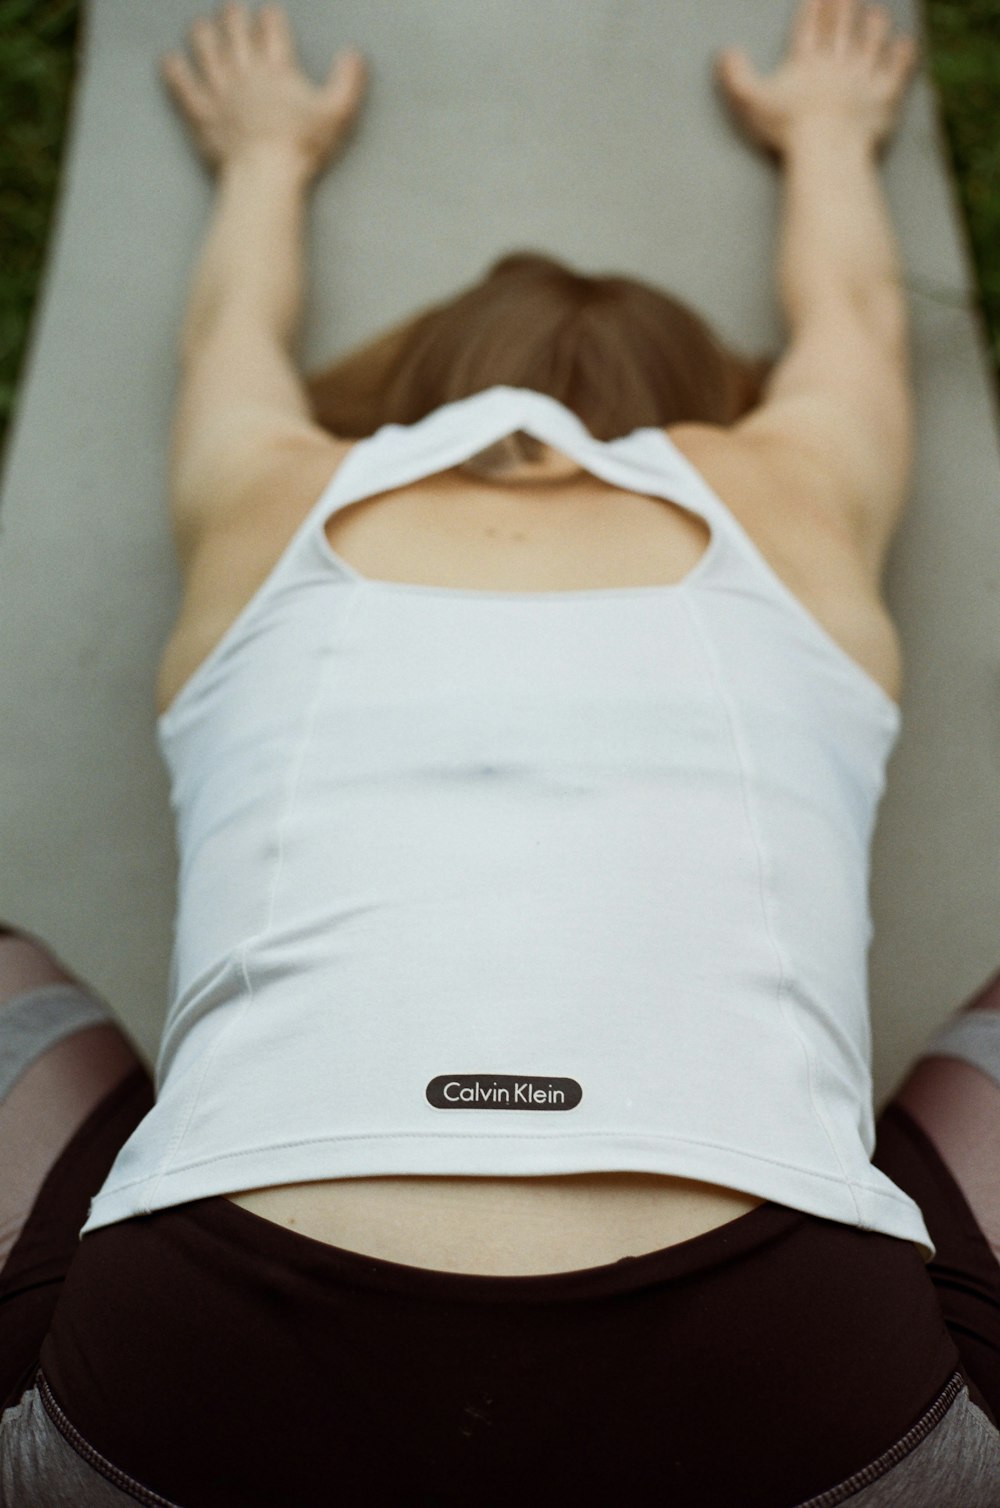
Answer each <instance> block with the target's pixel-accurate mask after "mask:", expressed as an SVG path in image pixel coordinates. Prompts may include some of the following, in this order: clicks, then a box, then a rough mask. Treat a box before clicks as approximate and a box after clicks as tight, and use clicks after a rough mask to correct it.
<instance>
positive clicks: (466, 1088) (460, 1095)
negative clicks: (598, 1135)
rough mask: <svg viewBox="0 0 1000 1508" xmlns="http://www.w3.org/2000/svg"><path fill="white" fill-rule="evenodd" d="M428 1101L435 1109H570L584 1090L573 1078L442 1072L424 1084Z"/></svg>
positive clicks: (574, 1105)
mask: <svg viewBox="0 0 1000 1508" xmlns="http://www.w3.org/2000/svg"><path fill="white" fill-rule="evenodd" d="M427 1099H428V1101H429V1103H430V1104H432V1105H433V1106H434V1107H435V1109H437V1110H573V1109H575V1107H576V1106H577V1105H579V1103H580V1101H581V1100H582V1099H583V1090H582V1089H581V1088H580V1085H579V1084H578V1083H577V1081H576V1079H549V1078H518V1077H517V1076H516V1075H515V1074H503V1073H441V1074H438V1076H437V1078H436V1079H431V1081H430V1083H429V1084H428V1085H427Z"/></svg>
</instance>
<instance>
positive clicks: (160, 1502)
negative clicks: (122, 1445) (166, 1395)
mask: <svg viewBox="0 0 1000 1508" xmlns="http://www.w3.org/2000/svg"><path fill="white" fill-rule="evenodd" d="M35 1385H36V1386H37V1388H38V1396H39V1398H40V1399H41V1401H42V1407H43V1408H44V1410H45V1413H46V1414H47V1415H48V1417H49V1419H50V1420H51V1421H52V1423H53V1424H54V1425H55V1427H56V1429H57V1430H58V1431H59V1433H60V1435H61V1436H62V1437H63V1439H64V1440H65V1441H66V1444H67V1445H68V1446H69V1447H70V1448H71V1449H72V1450H74V1451H75V1452H76V1454H77V1455H78V1456H80V1457H81V1458H82V1460H84V1461H85V1462H86V1463H87V1465H88V1466H90V1467H92V1468H93V1470H94V1471H96V1472H99V1473H100V1475H101V1476H102V1477H104V1478H105V1479H106V1480H107V1481H109V1482H110V1483H111V1484H112V1485H113V1486H114V1487H117V1488H118V1489H119V1491H121V1492H124V1493H127V1494H128V1496H129V1497H130V1498H134V1499H135V1501H136V1502H137V1503H145V1504H147V1505H148V1508H179V1505H178V1504H177V1503H175V1502H174V1501H173V1500H172V1499H171V1498H164V1497H161V1496H160V1494H159V1493H158V1492H154V1491H153V1489H152V1488H151V1487H144V1486H143V1485H142V1483H141V1482H137V1481H136V1480H135V1478H134V1477H130V1476H128V1475H127V1473H126V1472H124V1471H122V1470H121V1469H120V1468H119V1467H117V1466H115V1465H114V1464H113V1463H112V1462H111V1461H109V1460H108V1459H107V1458H106V1457H105V1456H102V1455H101V1453H100V1451H99V1450H95V1449H94V1447H93V1446H92V1445H91V1444H90V1443H89V1441H87V1440H85V1439H84V1437H83V1436H82V1435H81V1434H80V1431H79V1430H78V1429H77V1428H76V1426H75V1425H74V1424H72V1423H71V1422H70V1421H69V1419H67V1417H66V1415H65V1414H64V1413H63V1411H62V1408H61V1407H60V1405H59V1404H58V1403H57V1402H56V1399H55V1397H54V1395H53V1393H52V1389H51V1388H50V1387H49V1383H48V1379H47V1378H46V1377H45V1376H44V1374H43V1373H42V1372H41V1371H40V1370H39V1372H38V1373H37V1374H36V1377H35Z"/></svg>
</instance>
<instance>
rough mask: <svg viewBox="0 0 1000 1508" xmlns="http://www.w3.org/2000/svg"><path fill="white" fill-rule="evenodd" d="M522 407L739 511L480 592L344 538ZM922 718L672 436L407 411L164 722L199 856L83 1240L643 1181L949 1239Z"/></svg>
mask: <svg viewBox="0 0 1000 1508" xmlns="http://www.w3.org/2000/svg"><path fill="white" fill-rule="evenodd" d="M517 429H523V430H526V431H527V432H528V433H529V434H531V435H534V436H535V437H536V438H538V439H539V440H543V441H546V442H547V443H548V444H550V445H552V446H554V447H555V448H556V449H557V450H559V451H561V452H563V453H564V454H566V455H568V456H571V457H572V458H573V459H574V460H575V461H576V462H578V463H579V464H580V465H581V466H583V467H584V468H585V469H586V470H587V471H588V472H591V473H592V474H593V475H594V476H597V477H600V478H603V480H604V481H606V482H610V483H611V484H612V485H614V486H616V487H621V488H624V489H627V490H629V491H632V492H637V493H641V494H646V495H650V496H653V497H658V498H664V499H669V500H670V501H672V502H675V503H677V504H679V505H680V506H681V507H682V508H684V509H687V510H689V511H690V512H692V513H695V514H697V515H698V516H699V517H701V518H702V519H704V520H705V522H706V523H707V525H708V527H709V529H710V532H711V542H710V544H709V547H708V549H707V551H706V552H705V553H704V554H703V555H702V557H701V559H700V560H699V562H698V564H697V565H696V566H695V568H694V570H692V571H691V572H690V573H689V574H688V576H686V577H685V578H684V579H683V580H682V581H680V582H678V583H676V584H671V585H665V586H643V587H613V588H600V589H597V588H595V589H589V590H583V591H547V592H505V591H480V590H471V589H465V588H451V587H438V586H420V585H414V584H410V583H402V582H388V581H378V580H372V579H369V578H365V577H362V576H361V575H359V573H358V572H357V571H355V570H354V569H353V568H352V567H351V566H349V565H348V564H347V563H346V562H345V561H344V560H342V559H341V558H340V557H339V556H337V555H336V554H335V553H334V552H333V551H332V549H331V548H330V546H329V544H328V542H327V540H326V536H325V532H324V525H325V524H326V521H327V520H328V519H329V517H330V516H331V515H332V514H333V513H335V512H336V511H337V510H338V509H339V508H345V507H347V506H348V505H349V504H351V503H354V502H356V501H358V500H359V499H361V498H363V497H367V496H370V495H373V494H375V493H378V492H383V491H386V490H388V489H390V488H396V487H401V486H405V485H406V484H407V483H410V482H414V481H416V480H418V479H420V478H423V477H427V476H430V475H432V474H434V473H437V472H439V471H442V470H447V469H449V468H451V467H454V466H457V465H459V464H460V463H461V462H463V461H465V460H467V459H469V457H471V456H472V455H473V454H475V453H476V452H478V451H480V450H482V449H484V448H485V447H486V446H487V445H488V444H491V443H492V442H494V441H495V440H497V439H500V438H502V437H503V436H505V435H508V434H510V433H512V432H513V431H515V430H517ZM609 507H613V502H609ZM899 728H900V713H899V709H898V707H897V705H896V703H895V702H894V701H893V700H892V698H891V697H890V696H889V695H888V694H887V693H886V692H885V691H884V690H883V689H882V688H881V687H880V686H879V685H878V683H877V682H876V681H875V680H874V679H873V678H872V677H871V676H870V675H869V674H868V672H867V671H865V670H864V669H862V667H861V666H860V665H859V664H857V663H856V662H855V661H854V660H853V659H852V658H851V657H850V656H849V655H848V654H847V653H846V651H845V650H843V649H842V648H841V647H840V646H839V645H838V644H837V643H836V641H835V640H834V639H833V638H832V637H831V636H830V635H829V634H828V633H827V632H826V630H825V629H823V628H822V627H821V626H820V624H819V623H818V622H817V620H816V619H815V618H814V617H813V616H812V614H811V613H810V612H809V611H808V610H807V609H806V608H805V607H804V605H803V604H802V603H801V602H800V601H799V600H798V598H797V597H796V596H795V595H794V594H793V593H792V592H791V591H790V590H789V589H788V588H787V587H786V586H785V585H784V584H783V582H782V581H781V580H780V578H779V577H778V576H777V574H776V573H775V572H774V571H773V570H772V568H771V567H770V566H769V565H768V563H767V561H766V560H765V558H764V556H763V555H762V554H761V552H760V551H759V550H758V549H757V547H756V546H755V545H754V544H753V542H752V541H751V539H750V537H749V536H748V534H747V533H746V532H745V530H744V529H743V528H742V527H741V525H740V524H739V523H737V521H736V519H735V518H734V516H733V514H732V513H730V511H729V510H728V509H727V508H726V506H725V504H724V503H723V502H722V501H721V499H720V498H718V497H717V496H716V494H715V493H714V492H713V491H712V489H711V488H710V487H709V486H708V485H707V484H706V483H705V481H704V480H703V479H702V477H701V476H700V475H699V474H698V472H697V471H696V470H695V469H694V468H693V467H692V466H691V464H690V463H689V462H688V461H687V460H686V459H685V457H684V456H683V455H682V454H681V452H680V451H679V450H678V449H677V448H676V446H674V445H673V444H672V442H671V441H670V440H669V439H668V438H667V437H666V436H665V434H664V433H663V431H662V430H659V429H651V428H650V429H638V430H635V431H634V432H633V433H632V434H631V435H629V436H627V437H626V438H624V439H619V440H613V441H610V442H602V441H598V440H595V439H594V438H593V437H592V436H591V435H590V434H589V433H588V431H587V430H586V428H585V427H584V425H583V424H582V423H581V421H580V420H579V419H578V418H577V417H576V416H575V415H574V414H573V413H572V412H571V411H570V410H569V409H567V408H566V407H564V406H563V405H562V404H560V403H558V402H557V401H556V400H555V399H553V398H550V397H548V396H546V395H543V394H541V393H537V392H534V391H532V390H528V389H524V388H511V387H494V388H490V389H489V390H487V391H485V392H481V393H477V394H475V395H474V396H473V397H471V398H467V399H463V400H460V401H458V402H454V403H449V404H447V405H445V406H444V407H442V408H440V409H438V410H436V411H435V412H434V413H432V414H430V415H429V416H427V417H426V418H425V419H423V420H421V421H420V422H419V423H417V424H413V425H398V424H388V425H385V426H383V427H382V428H381V429H380V430H378V432H377V433H376V434H375V435H373V436H371V437H370V438H369V439H366V440H363V441H361V442H360V443H358V444H357V445H356V446H355V447H354V448H353V449H352V450H351V451H350V453H349V454H348V456H347V458H346V459H345V461H344V462H343V463H342V464H341V465H340V467H339V468H338V469H337V472H336V474H335V476H334V477H333V478H332V480H331V482H330V484H329V486H328V487H327V488H326V489H325V490H324V492H323V494H322V496H321V497H320V498H319V500H318V502H317V503H316V505H315V507H314V508H313V509H312V510H311V512H310V513H309V515H308V517H307V518H306V519H305V521H304V522H303V524H302V525H301V527H300V528H299V529H298V531H297V532H296V534H295V536H294V538H293V539H292V541H291V543H290V544H289V546H288V548H287V549H286V550H285V552H284V554H283V555H282V557H281V559H280V560H279V562H278V564H277V565H276V567H275V568H274V570H273V571H272V573H271V574H270V576H269V577H268V579H267V580H266V581H265V582H264V584H263V586H262V587H261V588H260V589H259V590H258V591H257V593H256V595H255V596H254V598H253V599H252V601H251V602H250V603H249V604H248V605H247V606H246V607H245V608H244V610H243V611H242V613H241V614H240V616H239V617H238V618H237V620H236V621H235V622H234V623H233V624H232V625H231V627H230V628H229V630H228V632H227V633H226V634H225V636H224V637H223V638H222V640H221V641H220V642H219V644H218V645H217V646H216V647H215V649H214V650H213V651H212V653H211V654H210V655H209V656H208V658H207V660H205V661H204V662H203V663H202V664H201V666H200V667H199V668H198V670H197V671H196V672H195V674H194V675H193V677H192V678H191V679H190V680H189V681H188V682H187V683H186V685H185V686H184V688H183V690H182V691H181V693H180V695H179V696H178V697H177V699H176V700H175V702H174V703H173V705H172V706H171V707H170V708H169V710H168V711H167V713H166V714H165V716H163V717H162V718H161V719H160V721H159V724H158V736H159V744H160V749H161V752H162V754H163V757H164V760H165V763H166V765H167V768H168V770H169V773H170V777H171V782H172V804H173V808H174V813H175V816H176V820H177V839H178V851H179V856H180V875H179V892H178V895H179V899H178V913H177V922H176V931H175V938H174V951H173V961H172V966H171V980H170V998H169V1002H168V1010H167V1015H166V1020H165V1024H164V1030H163V1037H162V1041H161V1045H160V1050H159V1053H158V1057H157V1063H156V1103H155V1105H154V1106H153V1108H152V1109H151V1110H150V1112H149V1114H148V1115H147V1116H146V1117H145V1119H144V1120H143V1121H142V1122H141V1124H140V1125H139V1126H138V1127H137V1129H136V1130H135V1132H134V1133H133V1134H132V1136H131V1137H130V1138H129V1140H128V1141H127V1142H126V1143H125V1145H124V1146H123V1147H122V1149H121V1151H120V1152H119V1154H118V1156H117V1158H116V1160H115V1162H114V1165H113V1166H112V1168H111V1171H110V1173H109V1174H108V1177H107V1179H106V1180H105V1182H104V1185H103V1187H102V1188H101V1190H100V1192H99V1193H98V1194H97V1196H96V1198H95V1199H94V1200H93V1201H92V1203H91V1206H90V1211H89V1214H88V1218H87V1221H86V1223H85V1225H84V1226H83V1227H82V1231H81V1234H85V1233H86V1232H88V1231H91V1230H96V1229H98V1228H100V1227H101V1226H104V1225H109V1224H112V1223H114V1222H116V1221H119V1220H124V1219H126V1218H128V1217H129V1216H132V1215H139V1214H147V1213H150V1212H152V1211H153V1210H158V1209H163V1208H166V1207H169V1206H171V1205H175V1204H180V1203H183V1202H184V1201H187V1200H192V1199H200V1198H204V1197H205V1196H208V1195H214V1194H221V1193H228V1192H234V1191H236V1190H239V1189H248V1188H259V1187H263V1186H267V1185H271V1184H285V1183H299V1182H310V1181H314V1180H319V1179H328V1178H352V1177H364V1176H370V1175H380V1174H382V1175H388V1174H396V1175H399V1174H450V1175H455V1174H466V1175H475V1176H479V1177H482V1176H516V1175H532V1174H535V1175H542V1174H560V1173H584V1172H591V1171H601V1170H604V1171H609V1170H634V1171H639V1172H647V1173H664V1174H678V1175H681V1176H683V1177H686V1178H693V1179H699V1180H704V1181H707V1182H710V1183H718V1184H722V1185H726V1186H728V1187H732V1188H736V1189H742V1190H745V1191H746V1192H747V1193H749V1194H753V1195H756V1196H758V1197H759V1198H763V1199H770V1200H775V1201H777V1202H778V1203H781V1204H785V1205H788V1206H791V1207H793V1208H796V1209H800V1210H804V1211H807V1212H809V1213H812V1214H814V1215H819V1216H823V1217H825V1218H827V1219H831V1220H837V1221H841V1222H844V1223H846V1224H849V1225H854V1226H857V1227H860V1228H863V1229H868V1230H874V1231H880V1232H883V1233H885V1234H887V1235H891V1236H897V1237H900V1238H904V1239H908V1240H911V1241H913V1242H915V1243H916V1245H917V1246H918V1247H919V1249H920V1250H921V1254H922V1256H923V1257H924V1259H925V1260H928V1259H929V1258H930V1257H931V1256H932V1255H933V1252H934V1247H933V1245H932V1243H931V1239H930V1236H929V1234H928V1231H927V1227H926V1225H925V1224H924V1220H923V1217H922V1215H921V1211H920V1208H919V1206H918V1205H917V1204H916V1203H915V1202H914V1201H913V1200H912V1199H911V1198H909V1197H908V1195H906V1194H905V1193H903V1192H902V1191H901V1190H900V1189H899V1188H898V1187H897V1186H896V1185H895V1184H894V1183H892V1181H891V1180H890V1179H889V1178H887V1177H886V1176H885V1175H884V1174H883V1173H882V1172H880V1171H879V1170H877V1169H876V1168H874V1167H873V1166H872V1163H871V1160H870V1159H871V1153H872V1150H873V1147H874V1141H875V1135H874V1123H873V1122H874V1117H873V1100H872V1080H871V1048H872V1042H871V1032H870V1024H869V1010H868V984H867V955H868V947H869V944H870V940H871V934H872V926H871V916H870V910H869V900H868V882H869V854H870V843H871V837H872V832H873V828H874V823H875V818H876V813H877V808H878V805H879V801H880V798H881V795H882V791H883V788H884V783H885V768H886V763H887V760H888V758H889V756H890V754H891V752H892V749H893V747H894V745H895V742H896V739H897V737H898V734H899Z"/></svg>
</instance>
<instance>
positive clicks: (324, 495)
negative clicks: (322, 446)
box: [156, 440, 364, 737]
mask: <svg viewBox="0 0 1000 1508" xmlns="http://www.w3.org/2000/svg"><path fill="white" fill-rule="evenodd" d="M363 444H364V441H363V440H359V441H358V442H357V444H356V445H354V446H353V447H352V448H351V449H350V450H349V451H348V452H347V454H346V455H345V456H344V457H343V459H342V460H341V462H340V464H339V465H338V466H337V467H336V469H335V471H334V473H333V475H332V476H331V477H330V479H329V480H328V482H327V483H326V486H325V487H324V488H323V490H322V492H321V493H320V495H319V497H318V498H317V499H316V501H315V502H314V503H313V505H312V507H311V508H310V509H309V512H308V513H307V514H306V516H305V518H304V519H302V521H301V523H300V524H299V525H298V527H297V528H296V530H295V533H294V534H293V535H292V537H291V539H290V540H289V541H288V543H287V544H286V545H285V548H284V549H283V550H282V552H281V554H280V555H279V556H278V558H277V560H276V561H275V562H274V564H273V565H272V567H271V569H270V570H269V571H268V573H267V575H266V576H265V577H264V580H263V581H262V582H261V583H260V585H259V586H258V587H257V589H256V591H255V592H254V594H253V596H252V597H250V599H249V600H248V601H247V602H245V603H244V605H243V607H241V608H240V610H239V612H238V613H237V614H236V617H235V618H234V619H233V621H232V622H231V623H230V625H229V627H228V628H227V629H226V631H225V633H224V634H223V635H222V637H221V638H220V639H218V640H217V641H216V642H215V644H213V646H212V648H211V649H210V650H209V652H208V654H207V655H206V656H205V658H204V659H203V660H202V661H201V662H200V664H199V665H198V667H197V668H196V669H195V670H194V671H193V673H192V674H191V675H190V676H188V679H187V680H186V681H185V682H184V684H183V686H182V687H181V689H180V691H179V692H178V693H177V695H176V696H175V697H174V699H173V701H172V702H171V703H170V706H169V707H168V708H167V710H166V712H164V713H163V714H162V715H161V716H159V717H158V718H157V719H156V732H157V737H161V736H162V737H166V736H168V735H169V733H170V732H171V730H172V727H173V722H174V719H175V714H176V715H177V716H180V713H181V712H182V711H183V709H184V707H185V706H186V705H187V703H188V701H189V700H190V698H191V697H192V696H193V695H195V693H196V691H197V689H198V687H199V686H200V685H201V683H202V680H203V679H204V678H205V677H206V676H207V675H208V674H209V672H210V671H211V670H212V669H213V668H214V666H215V665H216V664H217V663H218V661H219V660H220V659H221V658H222V657H223V655H225V654H226V653H227V651H228V650H229V648H230V646H231V644H232V643H233V641H234V640H235V639H237V638H238V637H239V635H240V634H241V633H243V632H244V631H245V630H246V628H247V625H248V624H249V623H251V622H252V621H253V619H254V618H255V617H256V616H257V614H258V613H259V612H260V611H261V610H262V609H263V607H264V606H265V605H266V603H267V602H268V600H269V599H270V597H271V596H272V595H273V593H274V591H275V589H276V587H277V586H278V585H279V584H280V581H281V579H282V577H283V576H284V574H285V572H286V571H287V570H289V569H290V566H291V562H292V560H293V559H294V558H295V557H296V556H298V555H299V554H300V552H301V551H302V550H303V549H308V548H309V547H310V546H313V545H314V546H315V548H316V558H317V562H318V563H319V562H322V563H323V564H324V565H326V566H327V567H329V565H330V557H329V556H328V555H326V554H325V553H324V552H323V550H322V545H321V544H318V543H317V542H316V540H315V532H314V531H316V530H318V531H319V532H320V534H322V529H323V523H322V522H320V520H321V518H322V519H323V521H324V522H325V510H327V509H329V508H330V495H331V493H332V492H333V491H334V489H335V488H336V487H337V486H340V485H343V477H344V468H345V467H347V466H349V465H350V464H351V460H352V458H353V457H354V456H355V455H356V454H357V453H358V450H359V449H360V448H361V447H362V446H363ZM334 579H338V578H334ZM339 579H340V580H341V581H342V582H343V584H344V585H345V586H348V585H350V584H352V583H353V582H355V581H356V578H355V577H353V576H351V575H348V574H343V575H342V576H341V577H340V578H339Z"/></svg>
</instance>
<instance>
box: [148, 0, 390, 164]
mask: <svg viewBox="0 0 1000 1508" xmlns="http://www.w3.org/2000/svg"><path fill="white" fill-rule="evenodd" d="M191 45H192V50H193V52H194V54H195V57H196V58H197V60H198V64H199V65H200V67H199V68H197V69H196V68H194V67H192V65H191V64H189V63H188V61H187V59H186V58H185V57H184V55H183V54H182V53H179V52H169V53H167V54H166V55H165V56H164V57H163V58H162V59H161V60H160V69H161V73H162V75H163V78H164V80H165V81H166V83H167V85H168V86H169V88H170V90H171V93H172V94H173V96H174V98H175V100H176V101H177V103H178V104H179V105H180V107H181V109H182V111H183V113H184V115H185V116H186V117H187V120H188V123H189V124H190V126H191V128H192V131H193V133H194V137H195V142H196V145H197V147H198V150H199V151H200V153H201V154H202V156H203V157H204V158H205V159H206V161H207V162H208V163H209V164H210V166H212V167H214V168H219V167H222V166H224V165H225V164H226V163H227V162H230V161H232V160H233V159H234V158H236V157H240V156H246V155H253V153H255V152H257V151H259V150H260V148H261V147H264V148H272V147H278V148H279V149H280V150H283V151H287V152H289V154H290V155H291V156H292V157H293V158H294V159H295V160H296V161H297V162H300V163H301V164H302V166H303V167H304V169H305V170H306V171H307V172H308V174H309V176H314V175H315V174H317V173H319V172H320V171H321V170H322V169H323V168H324V167H325V166H326V165H327V163H328V162H329V161H330V159H331V158H332V157H334V156H335V155H337V154H338V153H339V151H340V149H341V147H342V146H343V143H344V141H345V140H346V138H347V136H348V134H349V133H350V130H351V127H352V126H353V124H354V121H355V118H356V116H357V114H358V111H359V109H360V106H361V101H362V99H363V97H364V93H365V87H366V83H367V67H366V64H365V60H364V57H363V56H362V54H361V53H360V52H358V51H357V50H356V49H354V48H348V49H347V50H345V51H343V52H340V53H338V54H337V56H336V57H335V58H334V61H333V64H332V66H331V68H330V72H329V74H328V75H327V78H326V81H325V83H324V84H322V85H320V86H317V85H315V84H313V83H312V82H311V81H310V80H309V79H308V78H307V77H306V75H305V74H304V73H303V72H302V71H301V69H300V68H299V66H298V64H297V62H296V59H295V43H294V39H293V37H292V30H291V26H290V24H289V21H288V17H287V16H286V15H285V13H284V11H283V10H282V9H281V8H280V7H279V6H277V5H265V6H263V7H262V8H261V10H260V11H259V13H258V15H257V17H256V18H254V17H253V16H251V15H250V14H249V13H248V11H247V7H246V6H245V5H238V4H227V5H224V6H223V7H222V12H221V16H220V17H219V18H217V19H213V20H210V19H206V18H202V19H201V20H198V21H195V22H194V24H193V25H192V27H191Z"/></svg>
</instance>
